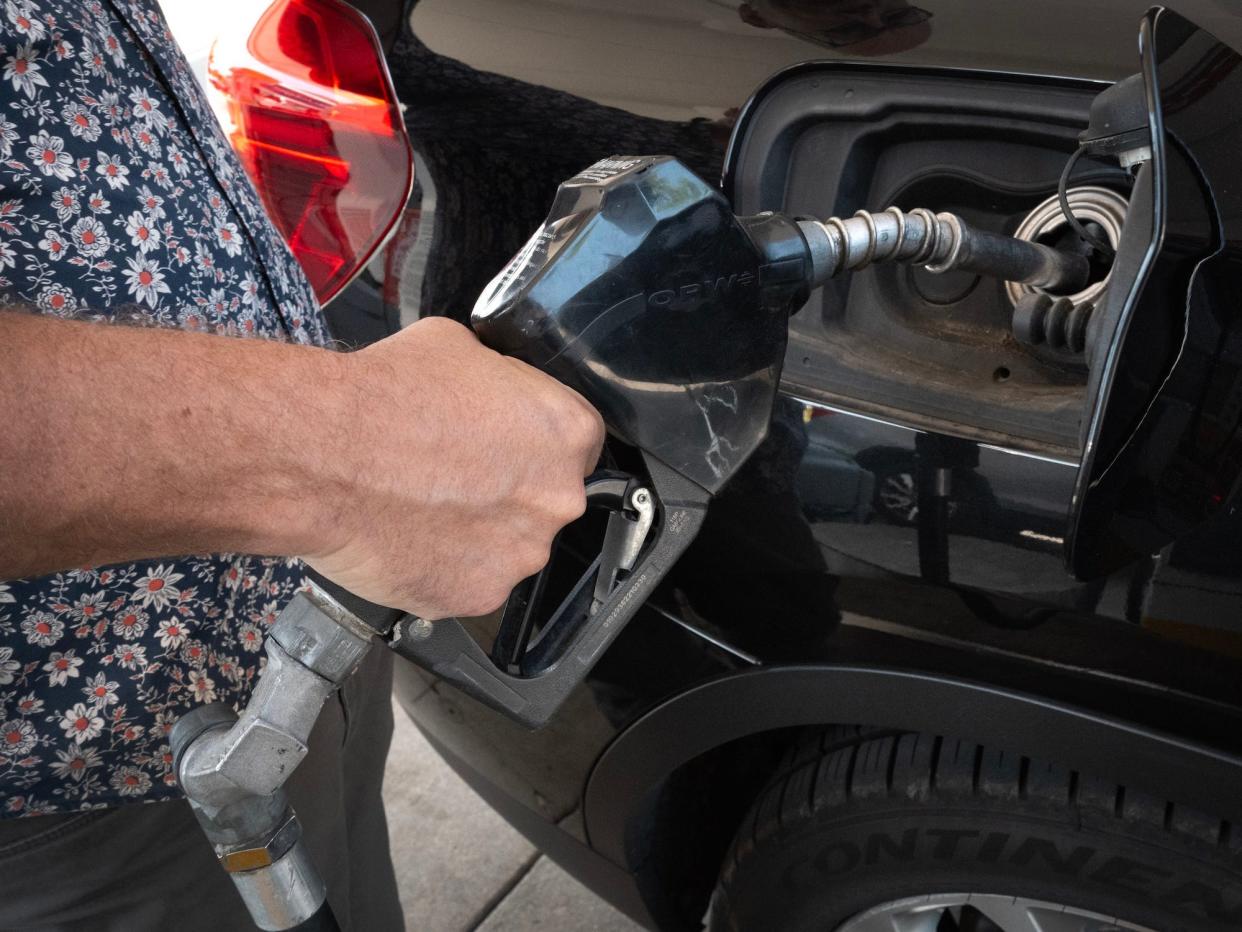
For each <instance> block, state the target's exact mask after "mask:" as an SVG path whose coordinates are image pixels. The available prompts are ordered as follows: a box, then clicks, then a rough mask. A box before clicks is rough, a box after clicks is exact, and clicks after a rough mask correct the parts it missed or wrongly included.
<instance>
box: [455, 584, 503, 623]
mask: <svg viewBox="0 0 1242 932" xmlns="http://www.w3.org/2000/svg"><path fill="white" fill-rule="evenodd" d="M509 591H510V590H509V589H507V588H502V587H501V586H499V585H497V584H496V582H495V581H492V582H491V583H490V584H489V585H487V586H480V587H479V588H477V589H476V590H475V591H474V593H473V594H472V595H471V596H469V597H468V598H467V599H466V600H465V603H464V607H463V608H462V610H461V614H463V615H466V616H477V615H490V614H491V613H492V612H494V611H496V610H497V609H499V608H500V607H501V606H502V605H504V604H505V601H506V600H507V599H508V598H509Z"/></svg>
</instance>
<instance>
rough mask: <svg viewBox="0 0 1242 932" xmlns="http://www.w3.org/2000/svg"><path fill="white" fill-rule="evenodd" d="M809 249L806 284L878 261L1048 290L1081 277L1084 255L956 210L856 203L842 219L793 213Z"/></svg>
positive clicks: (1070, 288)
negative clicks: (988, 227)
mask: <svg viewBox="0 0 1242 932" xmlns="http://www.w3.org/2000/svg"><path fill="white" fill-rule="evenodd" d="M797 223H798V227H799V229H801V231H802V235H803V236H804V237H805V238H806V241H807V245H808V246H809V248H810V252H811V263H812V286H814V285H819V284H822V283H823V282H825V281H827V280H828V279H830V278H834V277H836V276H837V275H840V274H841V273H843V272H848V271H854V270H856V269H861V268H865V267H866V266H868V265H871V264H873V263H876V262H903V263H908V264H911V265H922V266H924V267H925V268H927V270H928V271H931V272H949V271H954V270H961V271H967V272H978V273H980V274H984V275H991V276H994V277H996V278H1001V279H1004V280H1005V281H1011V282H1023V283H1025V284H1028V285H1032V286H1034V287H1036V288H1039V289H1042V290H1045V291H1051V292H1054V293H1072V292H1075V291H1078V290H1080V289H1081V288H1083V287H1084V286H1085V285H1086V284H1087V280H1088V278H1089V276H1090V266H1089V264H1088V262H1087V259H1086V258H1085V257H1084V256H1080V255H1076V254H1074V253H1070V252H1064V251H1062V250H1059V249H1052V248H1050V247H1048V246H1044V245H1041V244H1040V243H1032V242H1027V241H1025V240H1020V239H1016V238H1014V237H1012V236H1004V235H1002V234H999V233H989V232H987V231H985V230H977V229H975V228H974V227H972V226H970V225H969V224H967V223H966V222H965V221H964V220H962V218H961V217H959V216H957V215H956V214H950V213H938V214H933V213H932V212H931V211H930V210H926V209H925V208H922V207H916V208H915V209H913V210H911V211H909V212H908V213H907V212H905V211H903V210H901V209H900V208H898V207H889V208H888V209H887V210H883V211H880V212H879V213H871V212H870V211H865V210H860V211H859V212H858V213H856V214H855V215H854V216H853V217H850V218H849V219H846V220H843V219H841V218H840V217H829V218H828V219H827V220H813V219H801V220H798V221H797Z"/></svg>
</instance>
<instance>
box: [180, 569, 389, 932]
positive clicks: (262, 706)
mask: <svg viewBox="0 0 1242 932" xmlns="http://www.w3.org/2000/svg"><path fill="white" fill-rule="evenodd" d="M375 634H376V632H375V630H373V629H372V628H371V627H368V626H367V625H366V624H364V623H362V622H361V621H360V620H359V619H358V618H356V617H355V616H354V615H353V614H351V613H350V612H349V611H348V610H346V609H345V608H344V607H343V606H342V605H341V604H339V603H338V602H336V601H335V600H334V599H333V598H332V597H331V596H329V595H328V594H327V593H326V592H324V591H322V590H321V589H319V588H317V587H315V586H311V587H310V588H309V589H308V590H307V591H302V592H299V593H298V594H297V595H295V596H294V598H293V600H292V601H291V602H290V603H289V604H288V605H287V606H286V607H285V609H284V611H282V612H281V613H280V616H279V617H278V618H277V619H276V622H275V624H273V625H272V629H271V632H270V633H269V635H268V639H267V666H265V667H264V668H263V672H262V674H261V675H260V677H259V682H258V686H257V687H256V688H255V690H254V693H253V695H252V696H251V698H250V701H249V703H248V704H247V705H246V707H245V709H243V710H242V713H241V715H240V717H239V716H238V715H237V714H236V713H234V712H233V710H232V709H231V708H229V707H228V706H226V705H224V704H222V703H211V704H209V705H204V706H199V707H198V708H196V709H195V710H194V711H192V712H190V713H189V714H188V715H185V716H184V717H182V718H181V720H180V721H178V722H177V724H176V726H175V727H174V728H173V730H172V736H171V742H170V743H171V744H172V748H173V758H174V769H175V771H176V774H177V780H178V782H179V783H180V785H181V788H182V790H184V791H185V794H186V796H187V798H188V799H189V801H190V807H191V808H192V809H193V810H194V814H195V816H197V817H198V821H199V824H200V825H201V826H202V828H203V831H204V833H205V834H206V835H207V840H208V841H209V842H211V845H212V847H213V848H214V849H215V852H216V857H217V858H218V859H219V861H220V864H221V866H222V867H223V868H224V869H225V870H226V871H228V873H229V876H230V877H232V878H233V882H234V884H235V885H236V886H237V890H238V892H239V893H240V894H241V896H242V899H243V900H244V901H245V903H246V906H247V908H248V909H249V910H250V915H251V916H252V918H253V919H254V921H255V924H256V925H257V926H258V927H259V928H260V929H265V930H282V929H294V928H299V929H301V928H310V927H312V926H313V927H314V928H319V929H332V928H335V927H336V926H335V922H334V921H333V920H332V918H331V910H330V909H329V908H328V906H327V904H326V900H325V897H326V888H325V886H324V882H323V880H322V878H321V877H320V876H319V873H318V871H317V870H316V868H315V865H314V864H313V862H312V861H311V859H310V856H309V855H308V853H307V851H306V848H305V845H304V844H303V843H302V841H301V834H302V833H301V827H300V825H299V824H298V820H297V817H296V816H295V815H294V812H293V810H292V808H290V806H289V803H288V800H287V799H286V797H285V793H284V791H283V789H282V787H283V785H284V783H285V781H286V780H287V779H288V778H289V775H290V774H291V773H292V772H293V769H294V768H295V767H296V766H297V765H298V764H299V763H300V762H301V760H302V758H303V757H305V756H306V753H307V750H308V748H307V744H306V742H307V740H308V739H309V737H310V732H311V727H312V726H313V725H314V724H315V719H316V718H318V716H319V710H320V708H321V707H322V706H323V704H324V702H325V700H327V698H328V697H329V696H331V695H332V693H333V692H335V691H336V689H337V688H338V687H339V686H340V685H341V683H343V682H344V681H345V680H346V679H347V678H348V677H349V676H350V675H351V674H353V672H354V671H355V670H356V669H357V668H358V664H359V663H360V662H361V661H362V658H363V657H364V656H365V654H366V653H367V651H368V650H369V649H370V647H371V642H372V641H373V640H374V637H375Z"/></svg>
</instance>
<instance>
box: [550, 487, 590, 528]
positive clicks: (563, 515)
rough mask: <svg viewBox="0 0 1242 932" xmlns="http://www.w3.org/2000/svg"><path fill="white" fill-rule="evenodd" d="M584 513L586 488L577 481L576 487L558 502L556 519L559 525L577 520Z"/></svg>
mask: <svg viewBox="0 0 1242 932" xmlns="http://www.w3.org/2000/svg"><path fill="white" fill-rule="evenodd" d="M585 513H586V490H585V489H584V488H583V487H582V484H581V483H579V484H578V487H577V489H575V490H574V491H573V492H571V493H570V494H568V495H566V496H564V497H563V498H562V499H561V501H560V502H559V503H558V507H557V512H556V520H557V521H558V522H559V525H558V526H560V527H563V526H564V525H566V524H569V523H570V522H571V521H577V520H578V519H579V518H581V517H582V516H583V515H584V514H585Z"/></svg>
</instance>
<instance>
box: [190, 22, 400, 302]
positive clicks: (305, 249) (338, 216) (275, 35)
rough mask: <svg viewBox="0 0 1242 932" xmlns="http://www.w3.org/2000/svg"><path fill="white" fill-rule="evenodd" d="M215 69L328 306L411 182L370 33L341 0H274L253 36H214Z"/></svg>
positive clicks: (252, 157) (239, 133)
mask: <svg viewBox="0 0 1242 932" xmlns="http://www.w3.org/2000/svg"><path fill="white" fill-rule="evenodd" d="M208 74H209V76H210V78H211V83H212V85H214V87H215V88H216V90H218V91H219V92H220V93H221V94H222V95H223V96H224V103H225V105H226V109H227V114H228V118H229V122H230V123H231V126H229V127H228V129H229V137H230V139H231V140H232V143H233V146H234V148H235V149H236V150H237V153H238V155H239V156H240V157H241V161H242V164H243V165H245V167H246V171H247V172H248V173H249V174H250V178H251V180H252V181H254V184H255V187H256V188H257V189H258V191H259V195H260V196H261V197H262V198H263V203H264V205H265V206H266V207H267V211H268V213H269V214H270V215H271V218H272V220H273V222H274V223H275V224H276V226H277V228H278V229H279V230H280V232H281V233H282V234H283V235H284V237H285V241H286V242H287V243H288V244H289V247H290V249H292V250H293V254H294V255H295V256H297V258H298V261H299V262H300V263H301V264H302V268H303V269H305V271H306V274H307V277H308V278H310V281H311V284H312V285H314V287H315V293H316V294H317V295H318V296H319V300H320V302H321V303H322V302H326V301H328V300H329V299H331V298H332V297H333V296H334V295H335V294H336V293H337V292H338V291H340V290H341V288H343V287H344V286H345V284H346V283H347V282H348V281H349V280H350V279H351V278H353V276H354V274H355V273H356V272H357V271H358V270H359V269H360V268H361V267H362V266H363V265H364V264H365V263H366V262H367V260H368V259H369V258H370V257H371V254H372V253H373V252H374V251H375V249H376V247H377V246H379V245H380V243H382V242H383V240H384V238H385V237H386V236H387V234H388V231H389V230H390V229H391V228H392V226H393V224H394V223H396V221H397V218H398V217H399V216H400V215H401V210H402V208H403V207H404V206H405V201H406V198H407V197H408V196H409V192H410V184H411V182H412V180H413V172H414V167H413V158H412V155H411V151H410V144H409V139H408V138H407V137H406V134H405V124H404V123H403V122H402V120H401V109H400V106H399V104H398V103H397V98H396V94H395V93H394V91H393V88H392V82H391V81H390V79H389V77H388V69H387V67H386V65H385V63H384V55H383V51H382V50H381V48H380V45H379V40H378V39H377V38H376V36H375V30H374V29H373V28H372V26H371V24H370V22H368V21H367V19H366V18H365V17H364V16H363V15H362V14H361V13H359V12H358V11H357V10H355V9H354V8H353V7H351V6H349V5H347V4H346V3H343V2H341V0H276V2H275V3H273V4H272V5H271V6H270V7H268V8H267V10H266V11H264V12H263V14H262V15H261V16H260V17H259V19H258V21H257V22H256V23H255V25H254V28H253V29H252V30H251V32H250V35H249V37H248V38H246V39H244V40H241V41H238V39H235V38H232V37H228V36H222V37H221V38H220V39H219V40H218V41H217V42H216V44H215V47H214V48H213V49H212V52H211V60H210V63H209V65H208Z"/></svg>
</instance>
